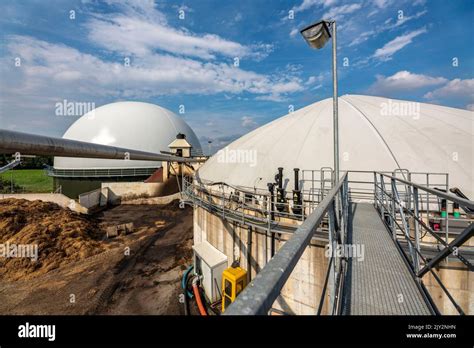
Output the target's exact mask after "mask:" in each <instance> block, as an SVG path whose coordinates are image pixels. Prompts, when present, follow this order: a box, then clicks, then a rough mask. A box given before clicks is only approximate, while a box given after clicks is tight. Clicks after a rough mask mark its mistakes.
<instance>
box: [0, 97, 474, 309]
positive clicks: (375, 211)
mask: <svg viewBox="0 0 474 348" xmlns="http://www.w3.org/2000/svg"><path fill="white" fill-rule="evenodd" d="M332 106H333V100H332V99H325V100H321V101H319V102H316V103H314V104H311V105H308V106H306V107H304V108H302V109H300V110H297V111H294V112H292V113H290V114H288V115H286V116H283V117H280V118H277V119H276V120H274V121H273V122H270V123H268V124H266V125H264V126H262V127H260V128H258V129H256V130H254V131H252V132H250V133H248V134H246V135H244V136H242V137H241V138H239V139H237V140H235V141H234V142H232V143H231V144H229V145H228V146H227V147H225V148H224V149H221V150H219V151H218V152H217V153H216V154H215V155H213V156H210V157H208V156H204V155H203V153H202V150H201V146H200V143H199V141H198V139H197V137H196V135H195V134H194V132H193V130H192V129H191V128H190V127H189V126H188V125H187V124H186V123H185V122H184V121H183V120H182V119H181V118H179V117H178V116H176V115H175V114H173V113H172V112H170V111H169V110H166V109H164V108H161V107H159V106H157V105H152V104H147V103H138V102H118V103H113V104H108V105H105V106H102V107H99V108H97V109H96V110H93V111H92V112H90V113H87V114H85V115H84V116H82V117H81V118H80V119H79V120H78V121H76V122H75V123H74V124H73V125H72V126H71V127H70V128H69V129H68V130H67V131H66V133H65V134H64V136H63V137H62V138H51V137H45V136H38V135H32V134H26V133H18V132H12V131H1V132H0V149H1V151H0V152H2V153H12V154H15V156H16V157H15V159H14V160H13V161H12V162H11V163H10V164H8V165H7V166H6V167H4V168H2V171H5V170H8V169H10V168H12V167H14V166H16V165H17V164H18V163H19V162H21V159H22V156H25V155H54V156H56V157H55V159H54V166H52V167H49V168H48V169H47V171H48V175H51V176H53V177H54V178H55V182H56V185H57V187H60V188H61V190H62V193H60V192H59V191H58V192H56V193H52V194H51V195H45V196H43V197H41V199H42V200H45V201H51V202H55V203H57V204H59V205H61V204H62V205H63V206H64V207H67V208H68V209H71V210H75V211H77V212H79V213H81V214H82V215H87V214H94V213H95V212H96V211H98V210H101V209H109V208H108V207H110V206H117V205H119V207H118V208H113V209H112V210H111V211H114V210H115V209H120V208H121V207H122V206H124V204H125V205H126V204H127V201H134V202H135V201H136V200H141V202H142V203H143V202H144V201H147V200H148V201H150V200H155V202H159V203H167V202H171V201H172V200H173V199H178V200H179V205H176V206H175V207H174V208H173V209H175V210H174V211H170V212H169V213H167V214H168V215H169V214H171V215H169V216H174V215H173V214H176V211H179V210H183V209H189V207H191V208H192V215H190V216H191V217H190V228H192V243H191V244H190V245H189V250H190V251H191V250H192V254H190V255H191V256H190V258H189V259H188V260H189V261H183V262H184V263H182V265H181V266H182V268H180V271H179V272H178V273H179V281H177V282H176V284H177V285H176V286H177V287H178V288H179V292H181V293H182V297H180V298H181V299H183V301H180V302H178V300H176V301H177V302H176V303H177V304H178V303H179V306H183V308H184V313H187V314H189V313H191V314H193V313H194V314H201V315H215V314H216V315H218V314H225V315H232V314H234V315H236V314H237V315H239V314H243V315H248V314H264V315H267V314H269V315H287V314H301V315H316V314H323V315H360V314H375V315H421V314H473V313H474V278H473V272H472V271H473V266H472V262H473V260H474V242H473V241H472V239H471V237H472V235H473V233H474V232H473V231H474V225H473V221H474V202H473V201H472V200H470V199H471V198H472V197H473V195H474V187H473V182H474V180H473V179H474V178H473V167H474V163H473V161H474V156H473V152H472V151H473V147H472V144H473V142H474V133H473V128H472V113H470V112H469V111H467V110H461V109H454V108H449V107H443V106H437V105H432V104H424V103H413V102H408V101H402V100H391V99H386V98H380V97H372V96H363V95H345V96H342V97H340V98H339V137H340V141H339V149H338V151H339V162H338V164H339V165H338V168H337V170H335V168H334V157H333V153H334V148H333V144H334V143H333V134H334V133H333V108H332ZM64 194H65V195H64ZM66 196H67V197H66ZM12 197H13V198H15V197H14V195H4V197H3V198H4V199H6V198H12ZM61 197H62V198H61ZM16 198H24V199H27V200H34V199H37V198H38V197H36V198H35V197H28V195H27V194H23V195H22V197H16ZM129 206H132V205H129ZM105 214H106V213H105ZM151 214H152V215H153V214H162V213H159V211H158V210H152V211H151ZM120 215H121V214H120V213H116V214H115V215H113V216H112V217H113V219H112V223H109V226H107V228H106V231H107V232H106V237H107V238H112V239H113V238H114V236H120V235H127V234H129V233H131V231H133V228H134V227H133V226H131V224H122V225H120V224H118V223H115V224H114V223H113V221H115V220H117V219H118V220H119V219H120ZM148 218H150V216H148ZM144 221H145V217H143V220H140V221H138V220H137V221H135V228H137V226H141V224H143V226H145V223H144ZM122 222H123V221H122ZM157 223H158V222H155V224H157ZM132 225H133V224H132ZM184 226H185V225H182V227H180V228H185V227H184ZM176 231H177V235H178V236H179V235H180V234H182V233H184V232H183V231H184V230H181V229H178V230H176ZM131 235H133V233H131ZM116 238H118V237H116ZM124 238H125V237H124ZM150 238H151V237H150ZM115 240H118V239H115ZM176 253H178V254H179V253H180V252H179V251H176ZM178 254H176V255H178ZM183 255H184V254H183ZM40 258H41V256H40ZM186 262H187V264H186ZM146 267H147V263H144V264H143V269H144V271H142V273H143V272H145V273H146ZM127 272H129V273H130V271H127ZM97 308H103V307H100V306H99V307H97ZM113 313H115V312H113Z"/></svg>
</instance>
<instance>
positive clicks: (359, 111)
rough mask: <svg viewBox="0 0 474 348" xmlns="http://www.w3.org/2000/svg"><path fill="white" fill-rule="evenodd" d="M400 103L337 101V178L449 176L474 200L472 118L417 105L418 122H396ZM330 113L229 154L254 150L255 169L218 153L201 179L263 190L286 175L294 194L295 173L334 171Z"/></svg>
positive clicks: (327, 107)
mask: <svg viewBox="0 0 474 348" xmlns="http://www.w3.org/2000/svg"><path fill="white" fill-rule="evenodd" d="M400 103H410V102H406V101H401V100H393V99H392V100H390V99H387V98H379V97H371V96H362V95H346V96H342V97H340V98H339V139H340V141H339V144H340V145H339V146H340V149H339V153H340V167H341V168H340V170H341V171H343V170H381V171H393V170H394V169H396V168H403V169H409V170H410V171H411V172H436V173H449V184H450V187H454V186H457V187H459V188H460V189H461V190H462V191H463V192H464V193H465V194H466V195H467V196H468V197H469V198H470V199H474V189H473V182H474V181H473V172H474V153H473V151H474V113H473V112H471V111H467V110H461V109H454V108H449V107H443V106H438V105H432V104H425V103H417V104H418V105H419V110H418V111H419V113H417V114H418V116H417V115H411V116H400V115H396V114H397V112H395V110H394V109H393V108H392V109H391V110H392V113H391V114H390V110H389V109H388V107H390V106H392V107H398V106H400V105H402V104H400ZM412 103H413V102H412ZM404 105H405V106H406V105H407V104H404ZM412 106H413V104H412ZM387 111H388V113H389V114H387ZM415 111H416V109H415ZM332 113H333V109H332V98H330V99H325V100H322V101H319V102H317V103H314V104H311V105H309V106H307V107H304V108H302V109H300V110H297V111H295V112H293V113H291V114H288V115H286V116H283V117H281V118H278V119H276V120H275V121H273V122H271V123H268V124H266V125H264V126H262V127H260V128H258V129H256V130H254V131H252V132H250V133H249V134H246V135H245V136H243V137H241V138H240V139H238V140H236V141H234V142H233V143H231V144H230V145H229V146H228V150H255V151H256V165H254V166H252V164H249V163H222V162H223V161H222V157H221V159H219V153H218V154H216V155H214V156H213V157H212V158H210V159H209V160H208V161H207V162H206V163H205V164H204V165H203V166H202V167H201V168H200V170H199V176H200V177H201V178H202V179H205V180H210V181H215V182H216V181H222V182H226V183H228V184H231V185H238V186H246V187H254V186H255V187H258V188H263V189H266V183H267V182H273V181H274V175H275V174H276V172H277V168H278V167H283V168H284V173H283V174H284V177H285V180H286V179H289V182H288V184H287V187H289V188H293V185H294V184H293V168H300V169H318V170H319V169H320V168H321V167H333V132H332ZM228 158H229V157H228ZM259 177H261V178H262V180H260V181H259V180H258V178H259Z"/></svg>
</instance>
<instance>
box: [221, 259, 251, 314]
mask: <svg viewBox="0 0 474 348" xmlns="http://www.w3.org/2000/svg"><path fill="white" fill-rule="evenodd" d="M246 286H247V271H246V270H244V269H242V268H240V267H229V268H227V269H226V270H224V272H222V312H224V311H225V309H226V308H227V307H228V306H229V305H230V304H231V303H232V302H234V301H235V298H236V297H237V296H238V295H239V294H240V293H241V292H242V290H244V288H245V287H246Z"/></svg>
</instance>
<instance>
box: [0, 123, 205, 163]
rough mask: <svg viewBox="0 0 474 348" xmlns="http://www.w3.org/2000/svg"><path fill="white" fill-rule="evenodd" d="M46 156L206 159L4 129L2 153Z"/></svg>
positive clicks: (171, 159) (180, 160)
mask: <svg viewBox="0 0 474 348" xmlns="http://www.w3.org/2000/svg"><path fill="white" fill-rule="evenodd" d="M15 152H19V153H20V154H21V155H40V156H41V155H45V156H48V155H50V156H62V157H83V158H104V159H118V160H136V161H168V162H203V161H204V159H196V158H183V157H178V156H171V155H164V154H161V153H153V152H146V151H139V150H134V149H127V148H122V147H115V146H108V145H100V144H93V143H88V142H85V141H77V140H69V139H62V138H54V137H48V136H43V135H36V134H28V133H20V132H14V131H7V130H0V153H15Z"/></svg>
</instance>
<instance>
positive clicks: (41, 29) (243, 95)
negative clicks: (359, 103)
mask: <svg viewBox="0 0 474 348" xmlns="http://www.w3.org/2000/svg"><path fill="white" fill-rule="evenodd" d="M0 9H1V11H2V16H1V18H0V32H1V41H0V60H1V65H0V81H1V82H0V128H5V129H11V130H17V131H24V132H34V133H39V134H48V135H55V136H60V135H62V133H63V132H64V131H65V130H66V129H67V127H68V126H69V125H70V124H71V123H73V122H74V121H75V120H76V119H77V117H71V116H68V117H65V116H56V115H55V105H56V103H57V102H62V101H63V100H68V101H76V102H93V103H95V105H96V106H100V105H103V104H107V103H110V102H114V101H119V100H137V101H146V102H152V103H156V104H159V105H161V106H163V107H166V108H168V109H170V110H172V111H174V112H175V113H178V111H179V107H180V105H184V107H185V113H184V114H181V115H180V116H181V117H183V118H184V119H185V120H186V121H187V122H188V123H189V124H190V125H191V127H192V128H193V129H194V130H195V132H196V134H197V135H198V137H200V140H201V142H202V144H203V146H204V148H205V149H207V145H206V144H207V140H208V139H212V141H213V147H214V151H215V150H216V149H217V148H219V147H222V146H224V145H225V144H227V143H228V142H229V141H231V140H233V139H235V138H237V137H239V136H241V135H243V134H245V133H246V132H248V131H250V130H252V129H255V128H256V127H258V126H260V125H263V124H265V123H267V122H269V121H271V120H273V119H275V118H277V117H280V116H282V115H285V114H287V113H288V110H289V108H291V106H293V107H294V109H295V110H296V109H298V108H301V107H303V106H306V105H308V104H310V103H313V102H316V101H318V100H321V99H324V98H328V97H330V96H331V93H332V80H331V70H330V69H331V65H330V64H331V48H330V45H327V47H325V48H324V49H322V50H318V51H316V50H313V49H310V48H309V47H308V46H307V44H306V43H305V42H304V40H303V39H302V37H301V36H300V34H299V29H301V28H302V27H304V26H306V25H308V24H310V23H312V22H314V21H316V20H318V19H320V18H327V19H329V18H332V19H336V20H337V23H338V65H339V69H338V74H339V92H340V95H343V94H369V95H379V96H385V97H391V98H400V99H407V100H415V101H420V102H429V103H435V104H441V105H446V106H452V107H458V108H465V109H470V110H474V78H473V75H474V35H473V28H472V27H473V24H472V23H473V22H474V2H473V1H471V0H452V1H443V0H432V1H424V0H407V1H403V0H365V1H343V0H295V1H277V0H241V1H232V2H226V1H219V0H216V1H205V0H200V1H179V2H177V1H159V0H156V1H152V0H143V1H139V0H136V1H132V0H130V1H120V2H116V1H93V0H87V1H86V0H82V1H79V0H77V1H59V0H49V1H21V2H19V1H10V0H3V1H2V2H1V4H0ZM71 11H74V12H71ZM183 15H184V16H183ZM71 17H74V18H71ZM180 17H181V18H180ZM183 17H184V18H183ZM18 58H20V63H21V64H20V66H17V64H15V63H16V62H17V59H18ZM127 58H128V59H129V62H130V64H128V65H127V64H125V62H126V59H127ZM237 61H238V65H237V66H236V64H235V63H236V62H237Z"/></svg>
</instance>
